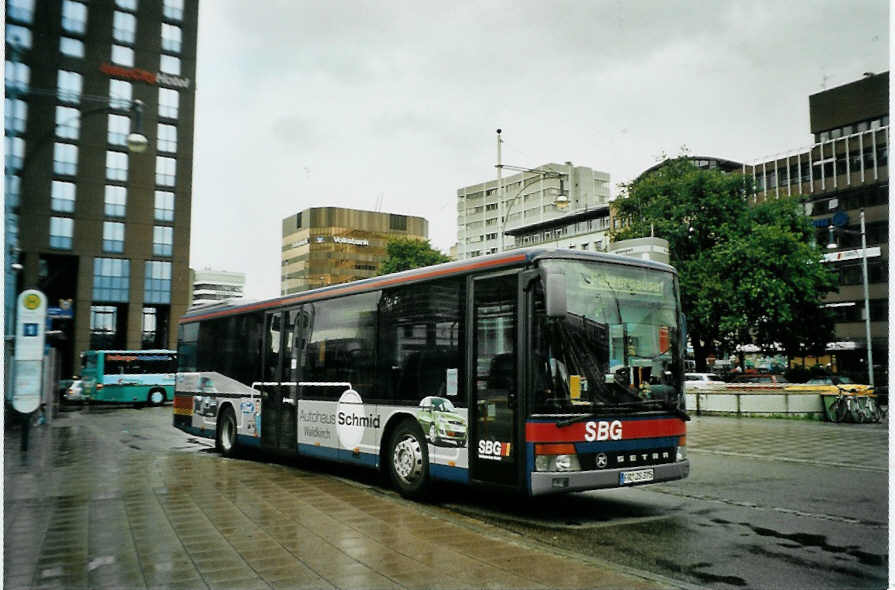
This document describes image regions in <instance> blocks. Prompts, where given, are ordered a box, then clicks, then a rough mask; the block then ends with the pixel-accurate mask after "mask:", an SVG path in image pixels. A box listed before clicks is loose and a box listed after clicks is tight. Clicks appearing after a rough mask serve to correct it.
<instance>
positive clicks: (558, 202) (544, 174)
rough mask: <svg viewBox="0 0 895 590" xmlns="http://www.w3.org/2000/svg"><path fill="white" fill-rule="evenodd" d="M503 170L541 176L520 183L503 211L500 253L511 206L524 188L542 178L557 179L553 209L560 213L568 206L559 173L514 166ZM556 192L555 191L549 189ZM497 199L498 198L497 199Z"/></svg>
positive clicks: (517, 199)
mask: <svg viewBox="0 0 895 590" xmlns="http://www.w3.org/2000/svg"><path fill="white" fill-rule="evenodd" d="M503 167H504V168H510V169H513V170H522V171H523V172H535V173H537V174H540V175H541V176H539V177H535V178H530V179H528V180H527V181H525V182H523V183H522V186H521V187H520V188H519V191H518V192H517V193H516V194H515V195H514V196H513V198H512V199H510V204H509V205H507V208H506V211H504V216H503V221H502V222H501V224H500V251H501V252H503V251H504V243H503V236H504V234H505V233H506V227H507V223H508V222H509V221H510V212H511V211H512V210H513V205H515V204H516V203H517V202H518V201H519V200H520V198H521V197H522V193H523V192H524V191H525V189H526V188H528V187H530V186H531V185H532V184H534V183H535V182H538V181H540V180H543V179H544V178H558V179H559V191H558V193H557V195H556V198H555V199H553V202H552V203H551V204H552V205H553V206H554V207H556V208H557V209H559V210H560V211H563V210H565V209H566V208H567V207H568V206H569V197H568V196H567V195H566V191H565V187H564V184H563V180H564V179H565V177H566V175H565V174H562V173H560V172H556V171H555V170H537V169H532V168H517V167H515V166H506V165H504V166H503ZM549 190H556V189H549ZM498 198H499V197H498Z"/></svg>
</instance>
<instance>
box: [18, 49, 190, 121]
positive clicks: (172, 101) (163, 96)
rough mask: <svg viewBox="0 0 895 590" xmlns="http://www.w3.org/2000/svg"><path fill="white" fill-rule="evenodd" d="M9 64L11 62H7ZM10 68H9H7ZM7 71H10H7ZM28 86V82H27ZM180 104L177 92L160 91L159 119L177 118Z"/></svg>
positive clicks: (168, 89) (166, 89)
mask: <svg viewBox="0 0 895 590" xmlns="http://www.w3.org/2000/svg"><path fill="white" fill-rule="evenodd" d="M6 63H7V64H9V62H6ZM7 68H8V66H7ZM7 71H9V70H8V69H7ZM26 85H27V81H26ZM179 102H180V95H179V94H178V93H177V91H176V90H171V89H170V88H159V89H158V114H159V117H168V118H170V119H176V118H177V109H178V104H179Z"/></svg>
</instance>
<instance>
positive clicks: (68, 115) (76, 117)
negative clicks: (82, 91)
mask: <svg viewBox="0 0 895 590" xmlns="http://www.w3.org/2000/svg"><path fill="white" fill-rule="evenodd" d="M80 130H81V111H79V110H78V109H74V108H71V107H56V137H63V138H65V139H78V135H79V133H80Z"/></svg>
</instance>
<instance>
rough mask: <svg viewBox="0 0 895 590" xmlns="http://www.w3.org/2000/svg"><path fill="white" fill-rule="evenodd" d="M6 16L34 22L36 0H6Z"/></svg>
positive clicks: (25, 21)
mask: <svg viewBox="0 0 895 590" xmlns="http://www.w3.org/2000/svg"><path fill="white" fill-rule="evenodd" d="M6 16H8V17H9V18H11V19H13V20H17V21H20V22H23V23H30V22H34V0H6Z"/></svg>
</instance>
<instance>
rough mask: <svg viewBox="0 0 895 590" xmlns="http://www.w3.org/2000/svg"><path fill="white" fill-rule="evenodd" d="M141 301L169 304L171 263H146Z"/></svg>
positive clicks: (154, 261)
mask: <svg viewBox="0 0 895 590" xmlns="http://www.w3.org/2000/svg"><path fill="white" fill-rule="evenodd" d="M144 290H145V293H144V296H143V301H144V302H146V303H171V263H170V262H162V261H160V260H147V261H146V278H145V282H144Z"/></svg>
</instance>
